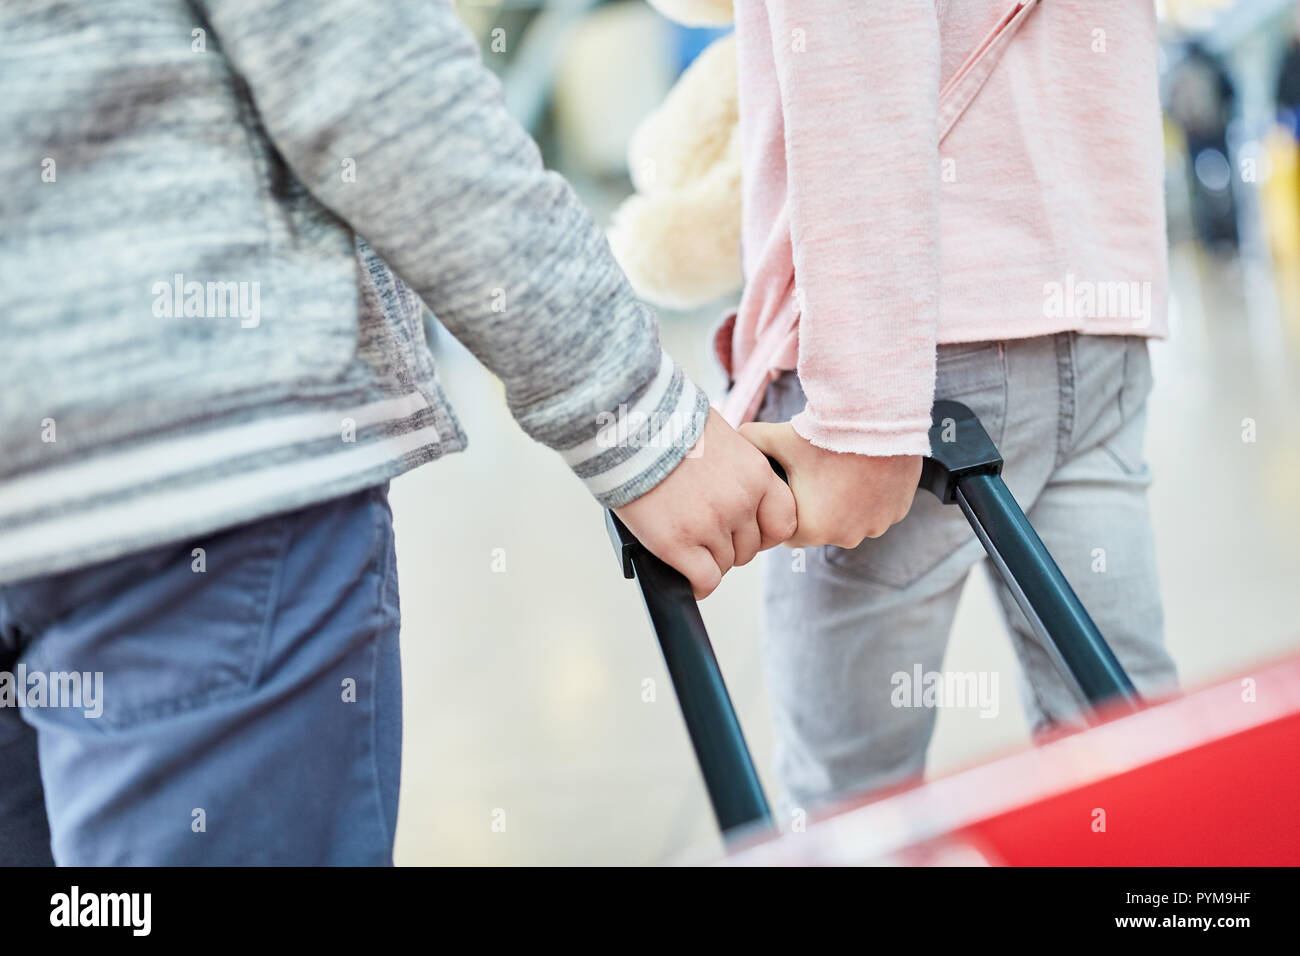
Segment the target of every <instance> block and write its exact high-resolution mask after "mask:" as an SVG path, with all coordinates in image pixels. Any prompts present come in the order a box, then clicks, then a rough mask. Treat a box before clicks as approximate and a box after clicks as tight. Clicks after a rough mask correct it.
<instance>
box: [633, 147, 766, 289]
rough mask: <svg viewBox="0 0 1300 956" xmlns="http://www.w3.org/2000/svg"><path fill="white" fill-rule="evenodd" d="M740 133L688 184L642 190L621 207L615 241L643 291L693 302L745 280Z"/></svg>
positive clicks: (733, 286)
mask: <svg viewBox="0 0 1300 956" xmlns="http://www.w3.org/2000/svg"><path fill="white" fill-rule="evenodd" d="M740 208H741V188H740V137H739V130H738V129H735V128H733V129H732V131H731V141H730V143H729V145H728V147H727V149H726V151H725V155H724V158H723V159H721V160H719V161H718V162H717V163H716V164H715V165H714V166H713V168H712V169H710V170H709V171H708V173H707V174H705V175H704V176H702V177H701V178H699V179H697V180H695V181H693V182H689V183H686V184H685V185H683V186H682V187H681V188H678V189H671V190H667V191H664V192H659V193H655V194H652V195H634V196H632V197H630V198H629V199H628V200H626V201H625V202H624V203H623V205H622V206H620V207H619V208H618V210H617V211H615V213H614V218H613V224H612V225H611V226H610V230H609V244H610V248H611V249H612V250H613V252H614V257H615V258H616V259H617V260H618V263H619V265H620V266H621V267H622V268H623V271H624V272H626V273H627V277H628V279H629V280H630V281H631V283H632V288H634V289H635V290H636V292H637V294H638V295H640V296H642V297H643V298H644V299H646V300H647V301H649V302H652V303H654V304H655V305H659V306H663V307H665V308H670V309H693V308H698V307H699V306H702V305H707V304H708V303H710V302H713V301H714V300H716V299H718V298H720V297H721V296H724V295H726V294H728V293H730V292H734V291H735V290H736V289H738V288H740V284H741V269H740Z"/></svg>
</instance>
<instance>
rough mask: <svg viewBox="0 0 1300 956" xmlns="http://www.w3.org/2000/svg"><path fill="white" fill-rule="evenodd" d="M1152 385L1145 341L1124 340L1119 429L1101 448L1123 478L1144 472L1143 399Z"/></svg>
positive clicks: (1144, 402)
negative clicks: (1121, 473)
mask: <svg viewBox="0 0 1300 956" xmlns="http://www.w3.org/2000/svg"><path fill="white" fill-rule="evenodd" d="M1153 385H1154V378H1153V377H1152V374H1151V356H1150V353H1149V352H1148V351H1147V340H1146V339H1144V338H1138V337H1134V338H1129V339H1126V340H1125V345H1124V370H1123V375H1122V378H1121V381H1120V386H1119V389H1118V392H1117V395H1116V399H1115V403H1116V405H1117V406H1118V417H1119V426H1118V427H1117V428H1116V429H1115V431H1114V432H1113V433H1112V434H1110V435H1109V436H1108V437H1107V438H1105V439H1104V440H1103V441H1102V442H1101V445H1102V447H1103V448H1105V449H1106V452H1107V453H1108V454H1109V455H1110V457H1111V458H1113V459H1114V460H1115V463H1116V464H1117V465H1119V467H1120V469H1121V470H1122V471H1123V472H1124V473H1125V474H1127V475H1142V474H1144V473H1145V472H1146V471H1147V466H1146V460H1145V454H1144V450H1143V445H1144V444H1145V438H1146V409H1147V397H1148V396H1149V395H1150V394H1151V389H1152V386H1153Z"/></svg>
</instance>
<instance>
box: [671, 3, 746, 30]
mask: <svg viewBox="0 0 1300 956" xmlns="http://www.w3.org/2000/svg"><path fill="white" fill-rule="evenodd" d="M650 6H652V7H654V8H655V9H656V10H658V11H659V12H660V13H662V14H663V15H664V16H666V17H667V18H668V19H669V20H676V21H677V22H678V23H682V24H685V25H686V26H688V27H724V26H726V25H727V24H728V23H731V22H732V21H733V20H735V18H736V14H735V11H734V10H733V9H732V7H731V0H650Z"/></svg>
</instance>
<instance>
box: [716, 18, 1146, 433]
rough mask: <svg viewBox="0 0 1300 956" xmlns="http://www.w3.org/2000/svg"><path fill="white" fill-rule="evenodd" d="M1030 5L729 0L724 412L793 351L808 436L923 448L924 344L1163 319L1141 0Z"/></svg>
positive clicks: (930, 349)
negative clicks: (729, 287)
mask: <svg viewBox="0 0 1300 956" xmlns="http://www.w3.org/2000/svg"><path fill="white" fill-rule="evenodd" d="M1022 6H1023V5H1022V4H1020V3H1017V2H1013V0H871V2H864V0H766V2H764V0H736V31H737V45H738V46H737V49H738V56H739V68H740V128H741V140H742V148H743V156H744V226H743V232H742V243H743V261H744V269H745V275H746V287H745V292H744V296H743V298H742V300H741V303H740V307H739V310H738V313H737V316H736V317H735V321H734V325H733V324H730V323H729V324H728V325H727V326H725V327H724V329H723V330H722V332H721V334H720V335H719V338H718V346H719V355H720V357H721V358H722V360H723V363H724V365H726V366H727V367H728V369H729V370H730V371H731V372H732V373H733V375H736V374H738V373H740V372H741V371H742V370H743V369H744V368H746V367H747V363H748V367H749V368H750V369H751V370H753V369H754V368H756V367H757V377H755V376H753V375H751V376H750V378H751V381H750V382H749V384H748V385H746V384H745V383H744V382H738V386H737V389H735V390H733V394H732V395H731V396H729V400H728V411H729V415H728V417H729V418H731V419H732V420H733V421H736V420H739V419H742V418H748V417H752V414H753V412H754V411H755V409H756V408H757V404H758V400H759V397H761V393H762V389H763V387H764V386H765V385H766V381H767V380H768V379H769V378H773V377H775V375H776V374H778V372H779V370H780V369H786V368H796V367H797V368H798V370H799V377H800V379H801V381H802V384H803V388H804V391H805V393H806V394H807V397H808V404H807V407H806V408H805V409H804V410H803V411H802V412H801V413H799V414H798V415H796V416H795V418H794V420H793V421H794V427H795V429H796V430H797V431H798V432H799V434H801V435H803V436H804V437H805V438H807V439H808V440H810V441H811V442H813V443H814V444H816V445H819V446H822V447H824V448H828V449H831V450H834V451H842V452H856V453H859V454H867V455H895V454H925V453H927V451H928V447H929V446H928V442H927V438H926V433H927V429H928V428H929V422H930V405H931V403H932V401H933V397H934V379H935V346H936V343H949V342H972V341H985V340H1001V339H1012V338H1024V337H1028V336H1035V335H1045V334H1049V333H1054V332H1061V331H1065V330H1076V331H1080V332H1086V333H1092V334H1115V335H1162V334H1163V333H1164V330H1165V300H1166V265H1165V231H1164V229H1165V226H1164V200H1163V189H1162V175H1163V172H1162V146H1161V126H1160V107H1159V101H1158V97H1157V91H1156V24H1155V14H1154V10H1153V7H1152V4H1151V3H1150V2H1149V0H1112V2H1107V3H1097V2H1095V0H1043V2H1042V3H1040V4H1038V5H1037V6H1036V7H1034V8H1033V9H1031V10H1027V11H1025V15H1024V16H1022V17H1020V18H1019V19H1015V21H1014V25H1013V27H1012V28H1011V31H1012V33H1006V31H1007V29H1008V28H1007V24H1008V23H1011V22H1012V21H1013V18H1015V17H1016V14H1017V12H1018V11H1019V10H1020V8H1021V7H1022ZM1000 34H1002V36H1001V40H999V35H1000ZM1012 34H1013V35H1012ZM1001 41H1005V42H1001ZM981 51H984V52H985V56H983V57H982V58H981V56H980V54H981ZM963 105H965V108H964V109H962V107H963ZM954 117H955V121H954ZM945 133H946V136H945V135H944V134H945ZM941 137H942V141H941ZM790 329H792V331H789V332H788V334H785V332H786V330H790ZM756 350H758V352H759V354H758V355H757V356H755V352H756ZM751 359H754V360H753V361H751Z"/></svg>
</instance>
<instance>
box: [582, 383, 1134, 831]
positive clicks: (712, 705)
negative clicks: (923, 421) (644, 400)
mask: <svg viewBox="0 0 1300 956" xmlns="http://www.w3.org/2000/svg"><path fill="white" fill-rule="evenodd" d="M769 460H770V459H769ZM772 465H773V468H774V469H775V470H776V472H777V474H779V475H780V476H781V477H782V478H783V479H784V478H785V473H784V471H783V470H782V469H781V467H780V466H779V465H778V464H777V463H776V462H772ZM920 486H921V487H922V488H924V489H925V490H927V491H930V492H932V493H933V494H934V495H936V496H937V497H938V498H939V500H940V501H942V502H943V503H944V504H956V505H958V506H959V507H960V508H961V510H962V512H963V513H964V514H965V515H966V518H967V520H969V521H970V524H971V527H972V528H973V529H974V531H975V535H976V536H977V537H978V538H979V539H980V542H981V543H982V544H983V545H984V548H985V550H986V551H988V553H989V557H990V559H991V560H992V561H993V564H994V566H995V567H996V568H997V570H998V573H999V574H1000V575H1001V577H1002V580H1003V581H1004V582H1005V583H1006V585H1007V588H1008V589H1009V590H1010V591H1011V594H1012V595H1013V596H1014V597H1015V600H1016V603H1017V604H1018V605H1019V606H1020V608H1021V610H1022V611H1024V613H1025V617H1026V618H1027V619H1028V620H1029V623H1030V626H1031V627H1033V629H1034V631H1035V633H1036V634H1037V635H1038V636H1039V638H1040V640H1042V641H1043V646H1044V647H1046V648H1047V649H1048V651H1049V652H1050V653H1052V654H1053V655H1054V656H1055V658H1056V660H1057V663H1058V666H1060V667H1061V669H1062V670H1063V672H1064V673H1065V675H1066V676H1067V677H1070V678H1073V680H1074V681H1075V683H1076V684H1077V685H1078V687H1079V689H1080V690H1081V691H1082V693H1083V696H1084V697H1085V698H1086V700H1087V702H1088V704H1089V705H1090V706H1092V707H1094V708H1095V707H1097V706H1098V705H1100V704H1102V703H1107V704H1108V705H1110V706H1124V707H1128V708H1130V709H1135V708H1136V707H1137V706H1138V705H1139V704H1140V699H1139V698H1138V695H1137V691H1136V690H1134V688H1133V682H1132V681H1131V680H1129V677H1128V675H1127V674H1126V673H1125V672H1124V668H1123V667H1121V666H1120V663H1119V661H1118V660H1117V659H1116V657H1115V654H1114V652H1113V651H1111V649H1110V647H1109V645H1107V643H1106V641H1105V639H1103V638H1102V636H1101V632H1100V631H1098V630H1097V625H1096V624H1094V623H1093V621H1092V618H1091V617H1089V616H1088V612H1087V611H1086V610H1085V609H1084V607H1083V604H1082V603H1081V602H1080V601H1079V598H1078V596H1077V595H1076V594H1075V593H1074V590H1073V589H1072V588H1071V587H1070V585H1069V583H1068V582H1067V581H1066V580H1065V576H1064V575H1063V574H1062V573H1061V569H1060V568H1059V567H1057V565H1056V562H1055V561H1053V560H1052V556H1051V555H1050V554H1048V552H1047V548H1046V547H1045V546H1044V545H1043V542H1042V540H1041V539H1040V538H1039V537H1038V534H1037V532H1035V531H1034V529H1033V527H1032V526H1031V525H1030V524H1029V520H1028V519H1027V518H1026V517H1025V513H1024V512H1023V511H1022V510H1021V509H1020V506H1019V505H1018V504H1017V503H1016V500H1015V498H1014V497H1012V495H1011V492H1010V490H1009V489H1008V488H1007V486H1006V483H1005V482H1003V480H1002V456H1001V455H999V454H998V450H997V448H996V447H995V446H994V444H993V440H992V439H991V438H989V436H988V433H987V432H986V431H985V430H984V426H983V425H981V424H980V421H979V418H978V417H977V416H976V415H975V413H974V412H972V411H971V410H970V409H969V408H967V407H966V406H965V405H963V404H961V403H960V402H952V401H939V402H935V404H934V408H933V409H932V410H931V425H930V456H929V457H928V458H926V459H925V462H924V464H923V466H922V469H921V485H920ZM605 523H606V525H607V527H608V529H609V535H610V540H611V541H612V542H613V544H614V550H615V551H616V552H617V553H618V555H619V560H620V562H621V564H622V566H623V576H624V577H628V578H632V577H635V578H636V579H637V581H638V583H639V584H640V587H641V596H642V598H643V600H644V601H645V606H646V611H647V612H648V613H649V615H650V623H651V626H652V627H653V628H654V631H655V635H656V637H658V639H659V647H660V649H661V650H662V651H663V655H664V662H665V664H666V665H667V667H668V674H669V677H670V678H671V679H672V682H673V688H674V690H675V691H676V693H677V701H678V703H679V705H680V706H681V709H682V716H683V718H684V719H685V721H686V729H687V732H688V734H689V735H690V738H691V743H692V745H693V746H694V748H695V755H696V758H697V759H698V760H699V764H700V770H701V771H702V773H703V775H704V784H705V786H706V787H707V789H708V791H709V800H710V802H711V803H712V804H713V812H714V814H715V816H716V817H717V819H718V826H719V827H720V828H721V830H722V832H723V833H724V834H728V833H732V832H734V831H736V830H737V829H738V828H741V827H750V826H751V825H755V824H759V823H762V824H764V825H765V826H766V827H767V828H768V829H771V828H773V827H774V824H773V821H772V812H771V810H770V809H769V808H768V805H767V799H766V797H764V795H763V788H762V786H761V785H760V784H759V780H758V771H757V770H756V769H755V767H754V760H753V757H752V756H751V755H750V752H749V748H748V746H746V744H745V738H744V735H743V734H742V732H741V729H740V721H739V719H738V718H737V717H736V710H735V707H733V706H732V703H731V697H730V695H729V694H728V693H727V687H726V684H725V683H724V682H723V680H722V671H721V669H720V668H719V667H718V660H717V658H716V657H715V656H714V653H713V646H712V645H711V644H710V643H709V635H708V632H707V631H706V630H705V628H704V620H703V618H701V617H700V610H699V606H698V605H697V604H696V602H695V596H694V592H693V591H692V590H691V586H690V583H689V582H688V581H687V580H686V578H684V577H683V576H682V575H681V574H679V573H678V572H677V571H676V570H674V569H673V568H671V567H669V566H668V565H667V564H665V563H664V562H663V561H661V560H659V558H657V557H655V556H654V555H653V554H651V553H650V552H649V551H648V550H647V549H646V548H645V546H644V545H642V544H641V543H640V542H639V541H638V540H637V539H636V536H635V535H633V534H632V532H630V531H629V530H628V529H627V527H626V526H625V525H624V524H623V522H621V521H620V520H619V519H618V517H617V516H616V515H615V514H614V513H613V512H612V511H607V512H606V514H605Z"/></svg>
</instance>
